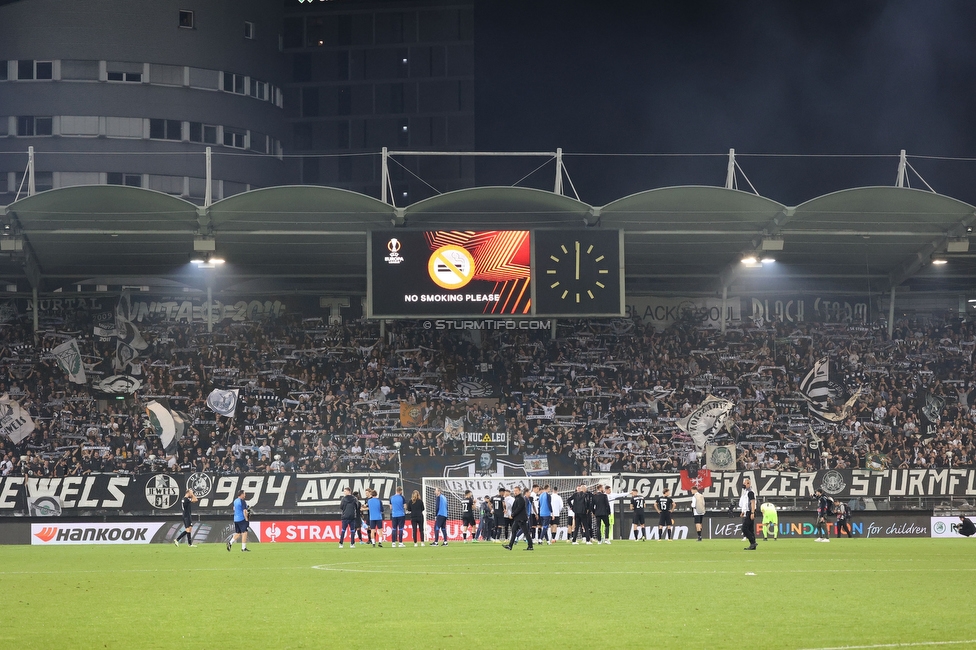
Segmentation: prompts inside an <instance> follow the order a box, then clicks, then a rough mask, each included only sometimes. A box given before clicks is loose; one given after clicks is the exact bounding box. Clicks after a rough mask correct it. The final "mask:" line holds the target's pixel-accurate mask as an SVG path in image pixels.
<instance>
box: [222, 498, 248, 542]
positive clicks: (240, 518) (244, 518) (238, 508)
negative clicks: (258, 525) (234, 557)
mask: <svg viewBox="0 0 976 650" xmlns="http://www.w3.org/2000/svg"><path fill="white" fill-rule="evenodd" d="M246 496H247V495H245V494H244V490H240V491H238V493H237V498H236V499H234V537H232V538H231V539H229V540H227V550H228V551H229V550H230V547H231V545H232V544H233V543H234V542H236V541H237V540H238V539H239V540H241V550H242V551H247V552H250V551H248V549H247V522H248V520H249V519H250V518H251V509H250V508H248V507H247V500H246V499H245V497H246Z"/></svg>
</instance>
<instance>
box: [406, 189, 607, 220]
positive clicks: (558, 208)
mask: <svg viewBox="0 0 976 650" xmlns="http://www.w3.org/2000/svg"><path fill="white" fill-rule="evenodd" d="M591 209H592V208H591V207H590V206H589V205H587V204H585V203H582V202H580V201H577V200H575V199H572V198H570V197H568V196H562V195H560V194H554V193H553V192H546V191H545V190H536V189H532V188H526V187H474V188H470V189H464V190H457V191H455V192H448V193H446V194H439V195H437V196H434V197H431V198H429V199H425V200H423V201H419V202H417V203H414V204H413V205H411V206H409V207H407V208H406V210H405V217H406V223H407V225H408V226H417V227H422V228H429V229H438V228H454V229H471V228H518V227H522V228H563V227H576V228H582V227H584V226H585V225H586V223H585V221H584V219H585V218H586V217H587V216H589V214H590V211H591Z"/></svg>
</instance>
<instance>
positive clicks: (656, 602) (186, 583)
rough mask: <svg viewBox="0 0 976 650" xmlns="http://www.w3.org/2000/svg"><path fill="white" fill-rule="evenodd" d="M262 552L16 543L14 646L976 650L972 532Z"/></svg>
mask: <svg viewBox="0 0 976 650" xmlns="http://www.w3.org/2000/svg"><path fill="white" fill-rule="evenodd" d="M249 548H251V549H252V552H251V553H241V552H240V547H239V546H235V547H234V550H233V551H232V552H230V553H228V552H227V551H226V550H225V548H224V546H223V545H217V544H208V545H202V546H200V547H199V548H196V549H188V548H186V547H180V548H175V547H173V545H172V544H166V545H163V544H158V545H156V544H154V545H148V546H61V547H46V548H35V547H29V546H15V547H9V546H8V547H5V548H3V549H2V550H0V558H2V562H0V585H2V591H0V593H2V594H3V609H2V615H0V618H2V623H0V647H2V648H73V647H82V648H181V649H186V648H217V647H232V646H238V645H241V644H244V645H246V646H249V647H262V648H326V647H340V646H341V647H343V648H365V647H371V648H375V647H390V648H397V649H399V648H415V647H418V648H419V647H422V648H481V647H493V648H496V647H499V646H500V645H505V644H508V643H515V644H517V645H528V646H534V645H538V647H544V648H548V647H568V646H575V647H584V646H586V647H604V648H606V647H613V648H617V647H630V648H633V647H688V648H739V647H743V646H745V647H756V648H760V647H761V648H825V647H843V646H847V647H850V646H879V647H880V646H881V645H882V644H913V645H914V644H919V645H920V646H923V647H924V644H927V643H931V642H939V644H940V645H947V642H948V645H950V647H976V607H974V603H976V543H974V541H973V540H963V539H959V540H940V539H936V540H932V539H899V540H883V539H854V540H847V539H844V540H833V541H831V543H830V544H817V543H814V542H813V541H812V540H809V539H804V540H780V541H777V542H772V541H770V542H768V543H763V542H760V544H759V550H758V551H755V552H746V551H744V550H743V543H741V542H737V541H728V540H706V541H705V542H702V543H700V544H699V543H697V542H694V541H690V540H689V541H674V542H667V541H662V542H657V541H648V542H630V541H617V542H614V544H613V545H612V546H606V545H604V546H597V545H593V546H585V545H580V546H576V547H573V546H571V545H569V544H567V543H565V542H560V543H559V544H557V545H554V546H552V547H548V546H546V547H537V550H536V551H535V552H533V553H526V552H525V551H523V550H522V549H523V548H524V544H522V545H519V546H517V547H516V549H515V550H514V551H506V550H504V549H503V548H502V547H501V545H500V544H488V543H479V544H470V543H469V544H460V543H456V542H455V543H451V544H450V546H448V547H446V548H445V547H438V548H431V547H424V548H419V547H418V548H413V545H412V544H408V546H407V548H402V549H401V548H396V549H394V548H389V547H388V546H384V547H383V548H382V549H373V548H371V547H367V546H362V545H357V547H356V548H355V549H350V548H349V547H348V546H347V547H346V548H344V549H339V548H337V546H336V545H335V544H252V545H251V546H250V547H249ZM316 567H317V568H316ZM751 573H754V574H755V575H749V574H751Z"/></svg>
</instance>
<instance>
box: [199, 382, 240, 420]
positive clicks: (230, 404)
mask: <svg viewBox="0 0 976 650" xmlns="http://www.w3.org/2000/svg"><path fill="white" fill-rule="evenodd" d="M239 392H240V389H238V388H234V389H233V390H221V389H219V388H214V389H213V390H212V391H210V395H208V396H207V408H209V409H210V410H211V411H213V412H214V413H216V414H218V415H223V416H224V417H225V418H232V417H234V412H235V411H236V410H237V395H238V393H239Z"/></svg>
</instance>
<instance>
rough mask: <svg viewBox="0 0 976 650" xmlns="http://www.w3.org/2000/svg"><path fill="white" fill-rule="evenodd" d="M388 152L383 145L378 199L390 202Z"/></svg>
mask: <svg viewBox="0 0 976 650" xmlns="http://www.w3.org/2000/svg"><path fill="white" fill-rule="evenodd" d="M389 158H390V152H389V150H388V149H387V148H386V147H383V160H382V168H381V169H380V193H381V194H382V196H380V201H382V202H383V203H386V204H389V203H390V198H389V197H390V194H391V191H390V167H389Z"/></svg>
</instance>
